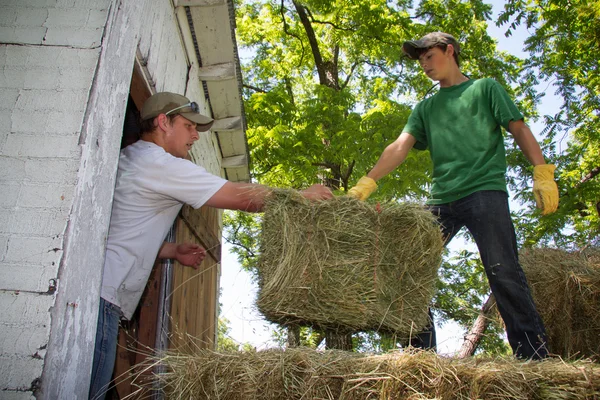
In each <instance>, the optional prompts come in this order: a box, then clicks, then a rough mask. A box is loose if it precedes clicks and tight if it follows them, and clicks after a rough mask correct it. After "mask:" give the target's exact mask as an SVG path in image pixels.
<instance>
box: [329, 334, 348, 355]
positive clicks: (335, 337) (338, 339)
mask: <svg viewBox="0 0 600 400" xmlns="http://www.w3.org/2000/svg"><path fill="white" fill-rule="evenodd" d="M325 347H326V348H327V349H337V350H347V351H351V350H352V334H351V333H340V332H334V331H326V332H325Z"/></svg>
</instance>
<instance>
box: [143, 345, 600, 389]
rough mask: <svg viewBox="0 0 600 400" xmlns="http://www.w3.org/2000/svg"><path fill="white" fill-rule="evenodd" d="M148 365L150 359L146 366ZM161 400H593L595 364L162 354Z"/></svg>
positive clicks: (597, 380)
mask: <svg viewBox="0 0 600 400" xmlns="http://www.w3.org/2000/svg"><path fill="white" fill-rule="evenodd" d="M149 362H150V363H152V362H153V361H149ZM159 362H160V363H161V364H163V365H165V366H166V367H167V371H168V372H167V373H164V374H161V375H159V376H158V377H159V380H160V381H161V383H162V385H161V386H162V387H163V388H164V391H165V393H166V394H167V398H171V399H211V400H212V399H221V400H249V399H252V400H258V399H264V400H279V399H286V400H294V399H298V400H300V399H344V400H354V399H356V400H364V399H411V400H417V399H434V398H435V399H444V400H457V399H458V400H460V399H465V400H467V399H496V400H504V399H507V400H508V399H511V400H515V399H540V400H541V399H573V400H578V399H597V398H600V365H598V364H594V363H591V362H589V361H578V362H569V363H567V362H564V361H562V360H546V361H544V362H530V363H524V362H520V361H516V360H515V359H512V358H510V359H495V360H483V359H477V358H470V359H462V360H458V359H449V358H442V357H439V356H437V355H435V354H433V353H431V352H416V353H400V352H393V353H388V354H385V355H361V354H358V353H350V352H342V351H326V352H317V351H315V350H311V349H306V348H290V349H287V350H285V351H283V350H267V351H262V352H235V353H213V352H210V351H202V352H200V353H198V354H196V355H194V356H182V355H177V354H167V355H165V356H163V357H162V358H161V359H160V360H159Z"/></svg>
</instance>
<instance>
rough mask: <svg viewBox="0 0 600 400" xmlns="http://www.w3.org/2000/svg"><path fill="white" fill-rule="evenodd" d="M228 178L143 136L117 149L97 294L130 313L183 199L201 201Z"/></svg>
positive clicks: (193, 203) (194, 203)
mask: <svg viewBox="0 0 600 400" xmlns="http://www.w3.org/2000/svg"><path fill="white" fill-rule="evenodd" d="M226 182H227V181H226V180H225V179H223V178H221V177H219V176H216V175H212V174H210V173H208V172H207V171H206V170H205V169H204V168H202V167H200V166H198V165H196V164H194V163H192V162H191V161H188V160H184V159H181V158H177V157H174V156H172V155H171V154H169V153H167V152H166V151H165V150H164V149H163V148H162V147H160V146H158V145H156V144H154V143H151V142H146V141H144V140H139V141H137V142H136V143H134V144H132V145H129V146H127V147H126V148H124V149H123V150H122V151H121V156H120V158H119V168H118V172H117V182H116V186H115V196H114V201H113V207H112V215H111V219H110V227H109V232H108V240H107V244H106V260H105V262H104V275H103V278H102V291H101V297H102V298H103V299H104V300H107V301H109V302H111V303H113V304H115V305H117V306H119V307H120V308H121V311H122V312H123V315H124V316H125V318H127V319H130V318H131V316H132V315H133V313H134V311H135V309H136V307H137V305H138V303H139V301H140V297H141V296H142V292H143V291H144V288H145V287H146V283H147V281H148V277H149V276H150V272H151V271H152V266H153V265H154V261H155V260H156V256H157V254H158V251H159V249H160V247H161V245H162V243H163V242H164V240H165V237H166V235H167V233H168V232H169V229H170V228H171V226H172V225H173V221H174V220H175V218H176V217H177V214H178V213H179V210H181V207H182V206H183V204H184V203H187V204H189V205H191V206H192V207H194V208H199V207H201V206H202V205H203V204H204V203H205V202H206V201H208V200H209V199H210V198H211V197H212V196H213V195H214V194H215V193H216V192H217V191H218V190H219V189H221V187H222V186H223V185H224V184H225V183H226Z"/></svg>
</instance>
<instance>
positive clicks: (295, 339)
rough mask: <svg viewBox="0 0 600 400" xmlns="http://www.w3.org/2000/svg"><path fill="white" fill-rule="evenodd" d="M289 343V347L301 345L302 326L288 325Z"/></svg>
mask: <svg viewBox="0 0 600 400" xmlns="http://www.w3.org/2000/svg"><path fill="white" fill-rule="evenodd" d="M287 345H288V347H298V346H300V326H299V325H289V326H288V327H287Z"/></svg>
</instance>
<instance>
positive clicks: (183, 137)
mask: <svg viewBox="0 0 600 400" xmlns="http://www.w3.org/2000/svg"><path fill="white" fill-rule="evenodd" d="M166 128H167V129H166V131H165V150H166V151H167V153H169V154H171V155H173V156H175V157H179V158H187V156H188V151H190V149H191V148H192V145H193V144H194V142H195V141H196V140H198V138H199V137H198V131H197V130H196V123H195V122H192V121H190V120H189V119H187V118H184V117H182V116H181V115H176V116H175V117H174V118H173V119H172V121H171V123H170V124H169V123H167V124H166Z"/></svg>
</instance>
